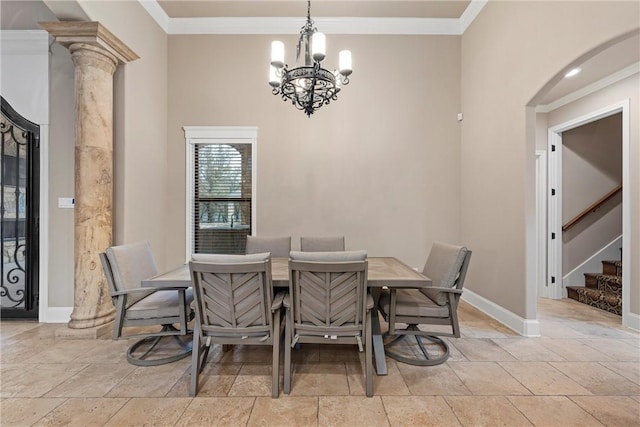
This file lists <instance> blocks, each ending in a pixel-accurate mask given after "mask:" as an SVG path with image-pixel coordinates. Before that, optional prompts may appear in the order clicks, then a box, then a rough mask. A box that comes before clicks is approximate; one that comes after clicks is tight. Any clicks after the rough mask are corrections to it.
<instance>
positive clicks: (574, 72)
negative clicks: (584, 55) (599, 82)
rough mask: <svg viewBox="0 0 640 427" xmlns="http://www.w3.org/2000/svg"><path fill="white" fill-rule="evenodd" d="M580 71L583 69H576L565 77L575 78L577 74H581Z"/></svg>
mask: <svg viewBox="0 0 640 427" xmlns="http://www.w3.org/2000/svg"><path fill="white" fill-rule="evenodd" d="M580 71H582V68H574V69H573V70H571V71H569V72H568V73H567V74H565V75H564V76H565V77H573V76H575V75H577V74H579V73H580Z"/></svg>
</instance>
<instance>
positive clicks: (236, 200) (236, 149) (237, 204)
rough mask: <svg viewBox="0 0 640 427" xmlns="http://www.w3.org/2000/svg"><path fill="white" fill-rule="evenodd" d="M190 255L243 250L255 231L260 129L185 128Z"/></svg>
mask: <svg viewBox="0 0 640 427" xmlns="http://www.w3.org/2000/svg"><path fill="white" fill-rule="evenodd" d="M184 130H185V139H186V142H187V151H188V153H187V184H188V187H189V188H188V192H187V259H189V258H190V257H191V254H192V253H212V254H244V253H245V247H246V242H247V236H248V235H250V234H252V231H253V230H254V228H255V227H254V220H253V219H254V218H255V215H254V213H255V203H254V194H255V151H256V144H255V142H256V136H257V129H256V128H245V127H240V128H235V127H233V128H229V127H185V128H184Z"/></svg>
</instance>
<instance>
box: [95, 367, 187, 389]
mask: <svg viewBox="0 0 640 427" xmlns="http://www.w3.org/2000/svg"><path fill="white" fill-rule="evenodd" d="M188 368H189V365H186V364H185V363H184V359H183V360H180V361H178V362H174V363H169V364H166V365H160V366H141V367H136V369H134V370H133V372H131V374H129V375H127V376H126V377H125V378H124V379H123V380H122V381H120V382H119V383H118V384H116V385H115V386H114V387H113V388H112V389H111V391H109V392H108V393H107V394H106V395H105V397H152V396H154V397H162V396H164V395H166V394H167V393H168V392H169V390H171V388H172V387H173V386H174V385H175V384H176V383H177V382H178V380H179V379H180V378H181V377H182V376H183V375H184V373H185V371H186V370H187V369H188Z"/></svg>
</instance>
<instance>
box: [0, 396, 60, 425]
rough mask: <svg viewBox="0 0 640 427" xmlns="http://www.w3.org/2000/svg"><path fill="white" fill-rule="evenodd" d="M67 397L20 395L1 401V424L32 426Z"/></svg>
mask: <svg viewBox="0 0 640 427" xmlns="http://www.w3.org/2000/svg"><path fill="white" fill-rule="evenodd" d="M65 400H66V399H62V398H58V399H55V398H53V399H44V398H40V399H37V398H26V397H18V398H15V399H2V402H0V424H1V425H2V426H4V427H10V426H16V427H17V426H30V425H32V424H33V423H35V422H36V421H38V420H39V419H40V418H42V417H44V416H45V415H47V414H48V413H49V412H51V411H53V410H54V409H55V408H57V407H58V406H60V405H61V404H62V403H63V402H64V401H65Z"/></svg>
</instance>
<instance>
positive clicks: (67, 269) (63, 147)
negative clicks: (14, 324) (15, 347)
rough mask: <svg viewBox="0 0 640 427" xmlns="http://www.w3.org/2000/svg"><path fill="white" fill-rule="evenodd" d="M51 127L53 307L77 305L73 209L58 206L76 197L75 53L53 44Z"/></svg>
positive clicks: (50, 257) (50, 205)
mask: <svg viewBox="0 0 640 427" xmlns="http://www.w3.org/2000/svg"><path fill="white" fill-rule="evenodd" d="M50 61H51V62H50V67H51V71H50V84H51V87H50V94H51V101H50V105H51V108H50V110H49V111H50V113H49V114H50V120H51V127H50V128H49V138H50V140H49V177H48V178H49V207H48V208H49V278H48V284H49V306H50V307H70V306H73V284H74V278H73V276H74V269H73V262H74V257H73V242H74V235H73V233H74V220H73V215H74V211H73V209H60V208H58V198H59V197H73V193H74V180H75V175H74V168H75V163H74V156H75V150H74V147H75V124H74V123H75V117H74V114H75V95H74V94H75V91H74V74H73V73H74V70H73V62H72V61H71V53H70V52H69V50H67V49H66V48H64V47H62V46H60V45H59V44H57V43H56V44H53V45H52V46H51V58H50Z"/></svg>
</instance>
